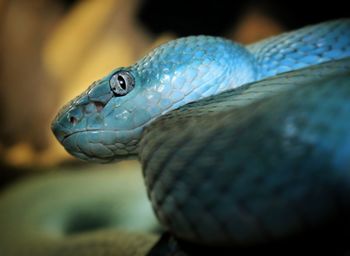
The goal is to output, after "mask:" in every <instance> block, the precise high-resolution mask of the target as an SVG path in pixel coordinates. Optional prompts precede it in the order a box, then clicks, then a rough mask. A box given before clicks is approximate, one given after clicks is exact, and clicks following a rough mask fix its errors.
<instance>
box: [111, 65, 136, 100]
mask: <svg viewBox="0 0 350 256" xmlns="http://www.w3.org/2000/svg"><path fill="white" fill-rule="evenodd" d="M134 84H135V80H134V78H133V77H132V76H131V74H130V73H129V72H127V71H124V70H123V71H118V72H116V73H115V74H114V75H112V77H111V78H110V80H109V86H110V87H111V90H112V91H113V93H114V95H115V96H124V95H126V94H128V93H129V92H130V91H131V90H132V89H134Z"/></svg>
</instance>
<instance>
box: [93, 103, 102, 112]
mask: <svg viewBox="0 0 350 256" xmlns="http://www.w3.org/2000/svg"><path fill="white" fill-rule="evenodd" d="M93 104H94V105H95V107H96V110H97V112H101V111H102V109H103V108H104V106H105V104H103V103H102V102H99V101H94V102H93Z"/></svg>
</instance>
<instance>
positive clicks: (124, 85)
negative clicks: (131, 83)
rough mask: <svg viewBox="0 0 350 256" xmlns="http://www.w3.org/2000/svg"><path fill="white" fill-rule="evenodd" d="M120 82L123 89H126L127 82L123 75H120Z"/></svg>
mask: <svg viewBox="0 0 350 256" xmlns="http://www.w3.org/2000/svg"><path fill="white" fill-rule="evenodd" d="M118 83H119V85H120V87H121V88H122V89H123V90H126V83H125V80H124V78H123V77H122V76H118Z"/></svg>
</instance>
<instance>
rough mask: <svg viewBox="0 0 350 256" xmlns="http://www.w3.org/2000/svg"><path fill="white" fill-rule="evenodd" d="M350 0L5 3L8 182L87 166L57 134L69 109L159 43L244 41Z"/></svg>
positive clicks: (2, 112)
mask: <svg viewBox="0 0 350 256" xmlns="http://www.w3.org/2000/svg"><path fill="white" fill-rule="evenodd" d="M348 10H349V9H348V7H347V4H346V2H345V1H338V0H337V1H327V2H326V1H318V2H317V3H313V2H307V1H277V0H276V1H253V0H251V1H230V0H217V1H194V0H177V1H164V0H163V1H162V0H144V1H141V0H139V1H138V0H102V1H99V0H89V1H83V0H31V1H25V0H0V20H1V22H0V122H1V123H0V124H1V125H0V168H1V170H0V187H1V186H3V185H5V184H9V182H11V181H13V180H16V178H18V177H23V176H27V175H31V174H32V173H37V172H40V171H48V170H50V168H51V167H52V166H55V165H62V164H64V163H66V164H67V163H69V164H74V163H77V162H76V161H75V160H74V159H73V158H71V157H69V156H68V154H67V153H66V152H65V151H64V150H63V149H62V147H61V146H60V145H58V143H57V142H56V140H55V139H54V138H53V136H52V134H51V131H50V122H51V120H52V119H53V117H54V115H55V113H57V111H58V109H59V107H60V106H62V105H63V104H64V103H65V102H67V101H68V100H69V99H70V98H72V97H74V96H75V95H76V94H78V93H80V92H81V91H82V90H84V89H85V88H86V87H87V86H88V85H89V84H90V83H91V82H92V81H94V80H96V79H98V78H99V77H101V76H103V75H104V74H106V73H107V72H109V71H110V70H111V69H113V68H115V67H117V66H126V65H130V64H132V63H133V62H134V61H135V60H137V59H138V58H140V57H141V56H142V55H143V54H144V53H146V52H147V51H149V50H150V49H151V48H153V47H155V46H156V45H158V44H159V43H162V42H165V41H167V40H170V39H173V38H177V37H180V36H187V35H194V34H209V35H219V36H225V37H228V38H230V39H232V40H236V41H239V42H241V43H251V42H254V41H257V40H260V39H262V38H265V37H268V36H272V35H275V34H279V33H281V32H284V31H288V30H292V29H296V28H299V27H302V26H305V25H308V24H313V23H318V22H322V21H326V20H330V19H336V18H342V17H349V11H348Z"/></svg>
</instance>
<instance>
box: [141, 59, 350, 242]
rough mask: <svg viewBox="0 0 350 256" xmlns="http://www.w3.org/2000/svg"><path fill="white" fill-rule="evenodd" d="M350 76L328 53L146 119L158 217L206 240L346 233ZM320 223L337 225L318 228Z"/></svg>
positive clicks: (345, 64)
mask: <svg viewBox="0 0 350 256" xmlns="http://www.w3.org/2000/svg"><path fill="white" fill-rule="evenodd" d="M349 81H350V59H349V58H347V59H344V60H341V61H334V62H328V63H325V64H321V65H319V66H317V67H313V68H308V69H306V70H305V69H303V70H299V71H294V72H293V73H291V74H289V77H288V76H286V75H285V74H283V75H280V76H276V77H274V78H272V79H268V80H264V81H261V82H258V83H253V84H249V85H246V86H242V87H241V88H240V89H239V90H234V91H229V92H226V93H223V94H220V95H218V96H215V97H213V98H209V99H205V100H202V101H199V102H196V103H193V104H189V105H186V106H184V107H182V108H180V109H178V110H175V111H172V112H170V113H169V114H167V115H165V116H163V117H161V118H160V119H158V120H157V121H156V122H154V123H153V124H151V125H150V126H149V127H147V128H146V130H145V132H144V134H143V138H142V140H141V152H143V154H142V156H141V162H142V165H143V167H144V177H145V181H146V187H147V188H148V193H149V197H150V199H151V202H152V204H153V208H154V210H155V212H156V214H157V216H158V218H159V220H160V221H161V223H162V224H163V225H164V226H166V227H167V229H169V230H171V231H172V233H173V234H175V235H176V236H177V237H180V238H182V239H185V240H189V241H192V242H196V243H201V244H206V245H208V244H210V245H242V244H245V245H251V244H256V243H266V242H271V241H274V240H278V239H286V238H290V237H295V236H299V235H300V234H303V233H307V232H315V233H318V235H319V236H320V237H321V236H323V239H326V238H328V240H331V238H332V237H335V236H337V235H344V234H345V233H346V232H348V230H349V224H350V223H349V221H350V218H349V216H350V172H349V170H350V132H349V129H350V118H349V117H350V82H349ZM252 98H253V99H254V100H252ZM177 122H181V125H176V123H177ZM169 134H176V136H170V137H169ZM330 223H331V224H330ZM328 225H333V228H334V230H337V232H336V234H334V233H332V232H329V233H327V231H323V232H321V231H322V229H324V230H326V229H327V228H328ZM315 230H317V232H316V231H315ZM318 230H321V231H318ZM340 233H342V234H340ZM213 234H215V235H213ZM314 236H315V234H313V236H312V237H314ZM326 240H327V239H326Z"/></svg>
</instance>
